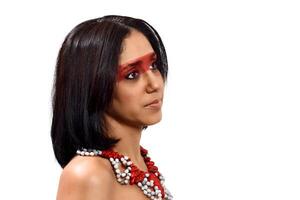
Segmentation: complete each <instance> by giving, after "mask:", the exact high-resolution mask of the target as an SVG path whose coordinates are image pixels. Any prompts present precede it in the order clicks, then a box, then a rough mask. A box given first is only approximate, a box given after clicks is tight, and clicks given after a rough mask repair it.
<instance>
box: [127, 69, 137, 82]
mask: <svg viewBox="0 0 300 200" xmlns="http://www.w3.org/2000/svg"><path fill="white" fill-rule="evenodd" d="M137 76H138V71H132V72H130V73H129V74H127V75H126V77H125V78H126V79H128V80H133V79H136V77H137Z"/></svg>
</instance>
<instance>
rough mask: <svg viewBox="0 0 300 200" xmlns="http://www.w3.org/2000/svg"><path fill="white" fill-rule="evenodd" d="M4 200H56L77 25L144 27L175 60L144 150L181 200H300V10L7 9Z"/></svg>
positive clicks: (202, 6) (16, 4)
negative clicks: (65, 89) (63, 62)
mask: <svg viewBox="0 0 300 200" xmlns="http://www.w3.org/2000/svg"><path fill="white" fill-rule="evenodd" d="M0 4H1V5H0V26H1V28H0V42H1V43H0V53H1V54H0V55H1V59H0V91H1V98H0V102H1V103H0V120H1V125H0V133H1V140H0V148H1V164H0V184H1V185H0V199H46V200H47V199H49V200H50V199H55V196H56V191H57V184H58V179H59V175H60V172H61V169H60V167H59V165H58V164H57V162H56V160H55V158H54V155H53V151H52V146H51V140H50V126H51V87H52V81H53V75H54V66H55V61H56V56H57V53H58V50H59V47H60V45H61V43H62V41H63V39H64V37H65V36H66V34H67V33H68V32H69V31H70V30H71V29H72V28H73V27H74V26H75V25H77V24H78V23H80V22H82V21H85V20H87V19H91V18H96V17H101V16H103V15H107V14H120V15H128V16H132V17H137V18H142V19H144V20H146V21H148V22H149V23H150V24H152V25H153V26H154V27H155V28H156V29H157V30H158V32H159V34H160V35H161V37H162V39H163V41H164V44H165V47H166V50H167V53H168V59H169V68H170V72H169V78H168V82H167V87H166V91H165V99H164V107H163V120H162V121H161V122H160V123H159V124H157V125H155V126H153V127H149V128H148V129H147V130H146V131H145V132H144V134H143V138H142V145H144V146H145V147H146V148H147V149H148V150H149V151H150V154H151V157H152V158H153V160H154V161H155V162H156V164H157V165H158V167H159V168H160V171H161V172H162V173H163V174H164V175H165V177H166V184H167V186H168V187H169V189H170V190H171V191H172V193H173V195H174V196H175V199H176V200H186V199H199V200H200V199H201V200H221V199H230V200H241V199H243V200H248V199H249V200H253V199H255V200H266V199H270V200H271V199H272V200H274V199H282V200H287V199H288V200H296V199H297V200H299V199H300V157H299V156H300V145H299V143H300V137H299V133H300V123H299V122H300V105H299V102H300V90H299V89H300V78H299V77H300V69H299V67H300V59H299V58H300V57H299V55H300V54H299V53H300V37H299V36H300V11H299V10H300V7H299V5H298V2H297V1H288V0H285V1H283V0H282V1H278V0H277V1H276V0H272V1H271V0H270V1H266V0H252V1H237V0H236V1H233V0H230V1H216V0H211V1H194V2H193V1H187V0H186V1H183V2H181V1H177V2H176V1H154V0H152V1H119V2H117V1H108V0H107V1H100V0H98V1H74V0H73V1H53V0H52V1H48V2H45V1H13V0H12V1H6V3H5V2H4V1H2V2H1V3H0Z"/></svg>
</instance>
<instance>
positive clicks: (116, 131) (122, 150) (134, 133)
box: [106, 115, 145, 168]
mask: <svg viewBox="0 0 300 200" xmlns="http://www.w3.org/2000/svg"><path fill="white" fill-rule="evenodd" d="M106 120H107V124H108V127H107V128H108V134H109V136H111V137H114V138H117V139H120V141H119V142H118V143H117V144H116V145H115V146H114V147H113V148H112V150H113V151H116V152H118V153H119V154H122V155H124V156H128V157H129V158H130V159H131V161H132V162H133V163H135V164H136V165H137V166H140V167H142V168H144V166H145V165H144V159H143V157H142V155H141V151H140V140H141V135H142V127H136V126H130V125H129V124H127V123H122V122H120V121H117V120H116V119H115V118H113V117H111V116H110V115H106Z"/></svg>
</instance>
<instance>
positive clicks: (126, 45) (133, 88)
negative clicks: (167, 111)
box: [108, 30, 164, 127]
mask: <svg viewBox="0 0 300 200" xmlns="http://www.w3.org/2000/svg"><path fill="white" fill-rule="evenodd" d="M155 59H156V56H155V52H154V50H153V48H152V46H151V44H150V43H149V41H148V40H147V38H146V37H145V36H144V35H143V34H142V33H140V32H138V31H135V30H134V31H131V33H130V34H129V36H128V37H126V38H125V39H124V41H123V51H122V53H121V55H120V58H119V72H118V78H117V82H116V86H115V89H114V92H113V99H112V105H111V107H110V108H109V109H108V113H109V114H110V115H111V116H112V117H113V118H115V119H116V120H118V121H119V122H121V123H126V124H129V125H132V126H136V127H142V126H145V125H152V124H155V123H157V122H159V121H160V120H161V117H162V113H161V106H162V102H163V93H164V80H163V77H162V75H161V73H160V71H159V70H158V69H157V68H156V65H155V64H153V63H154V62H155ZM155 100H158V103H156V104H152V105H149V106H147V105H148V104H150V103H151V102H153V101H155Z"/></svg>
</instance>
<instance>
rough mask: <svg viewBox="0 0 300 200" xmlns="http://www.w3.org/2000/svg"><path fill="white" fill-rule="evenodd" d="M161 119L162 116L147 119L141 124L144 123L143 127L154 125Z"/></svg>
mask: <svg viewBox="0 0 300 200" xmlns="http://www.w3.org/2000/svg"><path fill="white" fill-rule="evenodd" d="M161 119H162V116H161V115H159V116H153V117H149V118H148V119H145V120H143V122H144V123H143V124H144V125H145V126H150V125H154V124H157V123H159V122H160V121H161Z"/></svg>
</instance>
